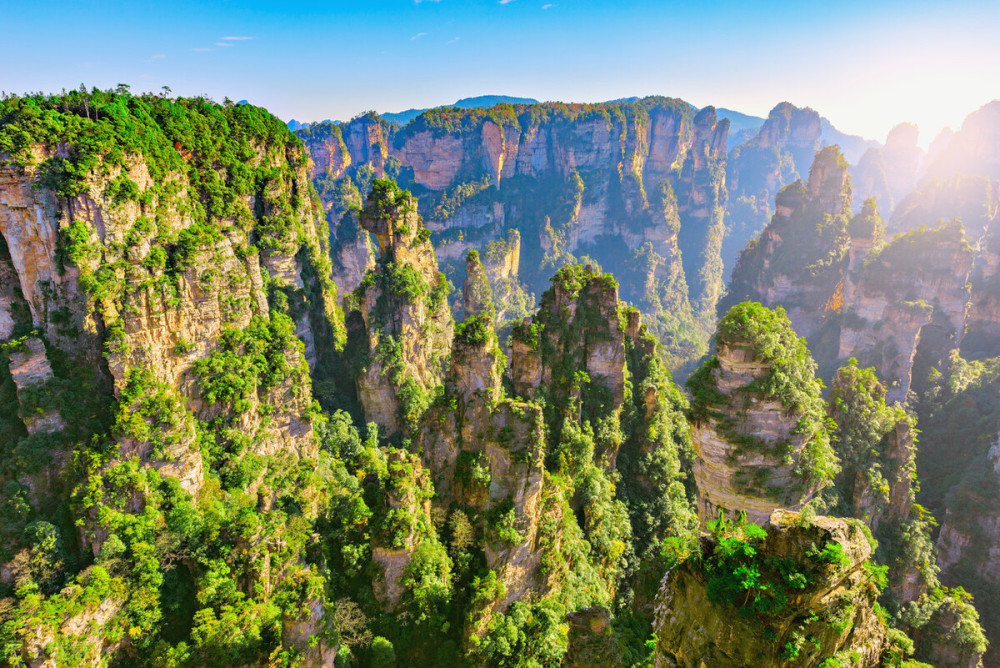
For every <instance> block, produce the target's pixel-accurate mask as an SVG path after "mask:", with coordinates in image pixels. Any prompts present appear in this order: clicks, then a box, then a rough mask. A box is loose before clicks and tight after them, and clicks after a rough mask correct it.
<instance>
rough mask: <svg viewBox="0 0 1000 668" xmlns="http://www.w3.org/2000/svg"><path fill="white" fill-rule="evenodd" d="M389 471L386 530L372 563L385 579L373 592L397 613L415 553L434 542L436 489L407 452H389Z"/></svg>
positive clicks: (377, 539)
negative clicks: (423, 544) (432, 513)
mask: <svg viewBox="0 0 1000 668" xmlns="http://www.w3.org/2000/svg"><path fill="white" fill-rule="evenodd" d="M387 471H388V481H387V483H386V492H387V494H386V499H385V504H386V507H385V509H384V520H383V530H382V531H381V532H380V535H378V536H376V537H375V539H374V540H373V541H372V543H373V544H372V559H373V560H374V561H375V562H376V563H377V564H378V565H379V566H380V567H381V570H382V577H381V578H378V579H377V580H376V581H375V582H374V583H373V590H374V592H375V597H376V598H377V599H378V601H379V603H380V604H381V605H382V606H383V608H384V609H385V610H394V609H395V608H396V606H397V605H398V604H399V601H400V598H401V597H402V596H403V594H404V593H405V591H406V589H405V585H404V584H403V583H402V582H401V580H402V579H403V575H404V571H405V569H406V566H407V565H408V564H409V563H410V560H411V558H412V557H413V553H414V552H415V551H416V549H417V547H418V546H419V545H420V543H421V542H422V541H424V540H432V539H431V538H428V531H429V529H430V527H431V526H432V524H431V519H430V510H431V496H433V494H434V489H433V486H432V485H431V479H430V476H429V475H428V471H427V470H426V469H424V467H423V465H422V464H421V462H420V459H419V458H418V457H416V456H414V455H413V454H411V453H408V452H406V451H404V450H392V451H391V452H389V455H388V461H387Z"/></svg>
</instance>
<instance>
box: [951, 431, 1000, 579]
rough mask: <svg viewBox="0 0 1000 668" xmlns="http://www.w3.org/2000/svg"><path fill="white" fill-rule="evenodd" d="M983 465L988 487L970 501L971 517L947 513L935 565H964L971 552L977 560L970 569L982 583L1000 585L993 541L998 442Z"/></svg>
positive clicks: (997, 527)
mask: <svg viewBox="0 0 1000 668" xmlns="http://www.w3.org/2000/svg"><path fill="white" fill-rule="evenodd" d="M987 461H988V463H989V464H990V465H991V466H992V469H991V470H990V471H989V474H990V476H989V477H990V479H991V483H992V487H991V488H983V489H981V490H979V494H978V495H977V496H978V498H976V499H974V500H972V501H973V503H974V504H975V505H976V506H977V508H976V511H975V512H974V513H965V512H962V511H960V510H959V509H958V508H952V509H949V510H948V512H947V514H946V515H945V518H944V522H942V524H941V532H940V533H939V534H938V540H937V549H938V565H939V566H940V567H941V570H942V571H948V570H949V569H951V568H954V567H955V566H957V565H958V564H960V563H963V562H967V561H968V558H967V555H968V553H970V552H975V553H976V556H977V558H976V559H975V565H974V566H973V565H970V566H971V568H972V569H973V570H974V571H975V572H977V573H978V574H980V575H981V576H982V577H983V578H984V579H986V580H989V581H991V582H995V583H997V584H1000V544H998V543H997V542H995V541H994V538H995V537H996V536H1000V503H998V501H1000V440H998V441H997V442H996V443H994V444H993V447H991V448H990V451H989V454H988V455H987ZM965 505H966V506H968V505H970V504H968V503H966V504H965ZM970 566H967V567H970Z"/></svg>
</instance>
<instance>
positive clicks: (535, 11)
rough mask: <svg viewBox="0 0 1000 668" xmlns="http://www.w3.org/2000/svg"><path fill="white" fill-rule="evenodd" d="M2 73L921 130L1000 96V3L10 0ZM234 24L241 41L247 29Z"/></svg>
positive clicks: (4, 80)
mask: <svg viewBox="0 0 1000 668" xmlns="http://www.w3.org/2000/svg"><path fill="white" fill-rule="evenodd" d="M2 5H3V7H2V10H0V12H2V16H3V21H2V22H0V44H2V45H3V48H2V49H0V89H3V90H6V91H8V92H11V91H13V92H24V91H35V90H43V91H47V92H58V91H59V90H60V89H62V88H71V87H76V86H79V84H80V83H81V82H85V83H86V84H87V85H96V86H99V87H102V88H103V87H109V86H114V85H115V84H117V83H119V82H123V83H128V84H130V85H131V86H132V87H133V90H159V89H160V87H162V86H164V85H167V86H170V87H171V88H172V89H173V91H174V92H175V93H176V94H182V95H195V94H207V95H209V96H211V97H213V98H215V99H217V100H221V99H223V98H224V97H227V96H228V97H230V98H232V99H233V100H239V99H247V100H249V101H250V102H253V103H254V104H260V105H263V106H266V107H267V108H269V109H270V110H271V111H273V112H274V113H275V114H277V115H278V116H280V117H281V118H284V119H286V120H287V119H289V118H296V119H299V120H319V119H324V118H334V119H347V118H350V117H352V116H354V115H356V114H358V113H360V112H362V111H365V110H368V109H375V110H377V111H399V110H402V109H406V108H410V107H425V106H434V105H438V104H444V103H448V102H452V101H454V100H456V99H458V98H461V97H467V96H472V95H481V94H507V95H518V96H526V97H534V98H538V99H541V100H563V101H581V102H585V101H601V100H607V99H613V98H619V97H627V96H632V95H640V96H641V95H650V94H662V95H669V96H674V97H681V98H684V99H685V100H688V101H689V102H691V103H693V104H695V105H698V106H703V105H708V104H714V105H716V106H722V107H728V108H732V109H737V110H739V111H743V112H745V113H751V114H757V115H766V114H767V112H768V110H770V109H771V107H773V106H774V105H775V104H777V103H778V102H780V101H782V100H788V101H790V102H793V103H795V104H797V105H801V106H806V105H808V106H811V107H813V108H814V109H817V110H818V111H820V113H822V114H823V115H825V116H827V117H828V118H829V119H830V120H831V121H832V122H833V123H834V124H835V125H836V126H837V127H839V128H840V129H842V130H844V131H847V132H853V133H858V134H862V135H865V136H868V137H871V138H876V139H884V137H885V133H886V132H887V131H888V130H889V129H890V128H891V127H892V126H893V125H895V124H896V123H897V122H901V121H911V122H916V123H917V124H918V125H920V126H921V143H924V144H926V143H928V142H929V141H930V140H931V139H932V138H933V136H934V135H935V134H937V132H938V131H939V130H940V129H941V127H943V126H944V125H951V126H953V127H957V126H958V125H959V124H960V123H961V120H962V119H963V118H964V117H965V115H967V114H968V113H969V112H970V111H973V110H974V109H976V108H978V107H980V106H981V105H983V104H985V103H986V102H988V101H990V100H992V99H995V98H1000V40H997V39H996V37H995V32H996V27H997V26H998V25H1000V3H998V2H995V1H994V2H963V3H957V4H952V5H949V6H947V7H945V6H943V3H932V2H922V1H917V0H913V1H910V2H881V3H878V2H854V1H852V0H847V1H840V2H825V3H820V2H798V3H791V2H752V3H751V2H713V1H711V0H704V1H702V2H697V3H695V2H662V1H661V2H654V1H648V0H643V1H630V0H619V1H618V2H600V1H597V0H506V1H505V0H421V1H414V0H390V1H387V2H377V1H371V2H354V1H350V2H349V1H345V0H326V1H325V2H315V1H313V0H304V1H302V2H289V3H278V2H270V1H264V0H256V1H250V2H237V1H235V0H234V1H229V2H226V1H215V2H208V1H206V2H189V1H187V0H180V1H173V2H155V3H153V2H145V1H142V0H133V1H131V2H118V1H117V0H105V1H97V2H95V1H94V0H73V1H72V2H62V1H47V0H39V1H37V2H32V1H31V0H5V1H4V2H3V3H2ZM235 38H240V39H235Z"/></svg>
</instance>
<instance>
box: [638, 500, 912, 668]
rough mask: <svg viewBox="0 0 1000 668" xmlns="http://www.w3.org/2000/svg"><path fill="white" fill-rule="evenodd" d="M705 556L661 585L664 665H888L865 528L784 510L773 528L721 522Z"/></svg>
mask: <svg viewBox="0 0 1000 668" xmlns="http://www.w3.org/2000/svg"><path fill="white" fill-rule="evenodd" d="M751 529H755V530H751ZM747 548H750V549H747ZM698 549H700V551H701V552H700V553H701V559H696V558H687V555H685V554H683V553H682V554H681V555H679V556H680V561H679V563H677V564H676V565H675V566H673V567H672V568H671V569H670V570H669V571H668V572H667V574H666V576H665V577H664V578H663V582H662V583H661V585H660V591H659V593H658V594H657V599H656V622H655V623H654V633H655V634H656V635H655V637H656V650H655V658H654V663H655V665H656V666H691V667H692V668H697V667H699V666H719V668H726V667H730V666H731V667H732V668H737V667H738V666H754V665H759V666H776V665H786V666H818V665H820V664H822V663H823V662H824V661H826V660H828V659H832V660H835V661H838V662H839V661H850V662H852V663H853V665H856V666H872V667H874V666H882V665H887V663H888V660H889V658H890V654H889V653H890V652H891V651H892V649H891V645H892V641H891V640H890V639H889V637H888V634H887V629H886V624H885V621H884V620H883V619H882V618H880V617H879V615H878V610H877V604H876V599H877V598H878V594H879V588H878V584H877V578H876V577H875V576H874V575H873V572H872V570H871V563H870V562H869V557H870V556H871V546H870V545H869V544H868V541H867V540H866V539H865V535H864V533H863V531H862V529H861V527H860V525H859V523H857V522H855V521H851V520H842V519H836V518H832V517H821V516H816V517H813V518H811V519H807V518H805V517H800V516H798V515H797V514H796V513H790V512H787V511H783V510H776V511H774V513H772V514H771V516H770V518H769V519H768V521H767V523H766V524H765V530H761V529H758V528H757V527H754V526H752V525H749V526H747V525H744V526H740V525H739V524H736V525H730V524H729V523H725V522H720V523H719V524H716V525H715V528H714V531H713V534H712V536H710V537H708V536H706V537H705V538H703V539H702V541H701V545H700V546H699V548H698ZM675 558H676V557H675ZM779 563H780V564H782V566H781V567H780V568H779V567H777V566H776V564H779ZM736 569H741V570H736ZM742 573H752V575H751V576H749V577H742V576H741V575H740V574H742ZM896 651H897V652H898V651H899V650H896ZM848 657H849V658H848ZM834 665H836V664H834Z"/></svg>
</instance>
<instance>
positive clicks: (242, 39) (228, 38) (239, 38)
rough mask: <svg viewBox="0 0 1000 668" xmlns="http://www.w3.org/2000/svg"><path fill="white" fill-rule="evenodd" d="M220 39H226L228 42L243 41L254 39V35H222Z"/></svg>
mask: <svg viewBox="0 0 1000 668" xmlns="http://www.w3.org/2000/svg"><path fill="white" fill-rule="evenodd" d="M220 39H224V40H226V41H227V42H242V41H244V40H248V39H253V37H221V38H220Z"/></svg>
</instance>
